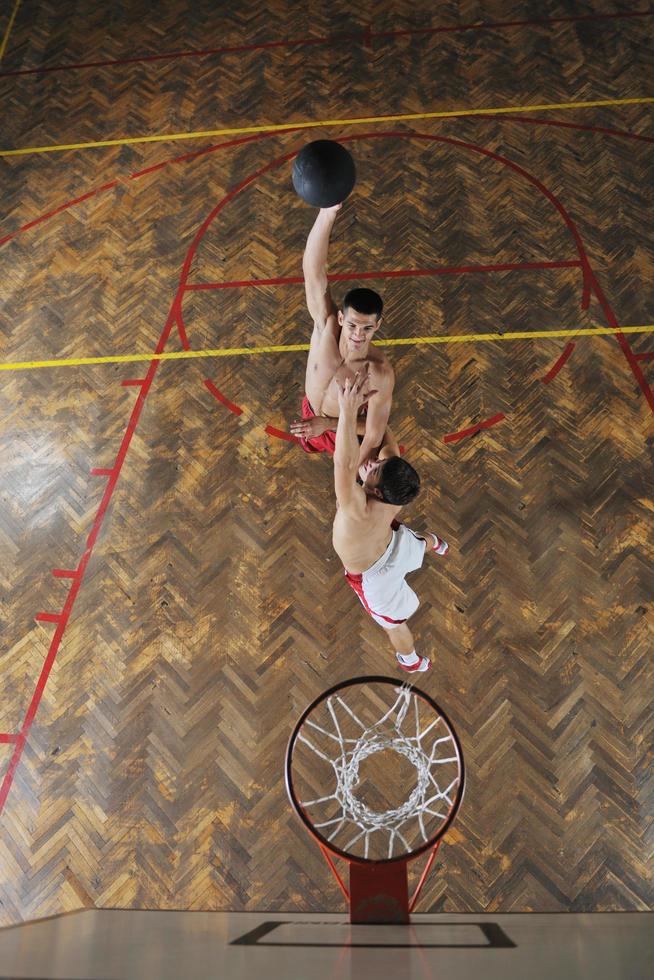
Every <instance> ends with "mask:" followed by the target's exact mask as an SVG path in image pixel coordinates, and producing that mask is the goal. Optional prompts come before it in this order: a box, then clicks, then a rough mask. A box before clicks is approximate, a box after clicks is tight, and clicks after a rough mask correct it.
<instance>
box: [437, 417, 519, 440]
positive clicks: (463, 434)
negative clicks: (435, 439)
mask: <svg viewBox="0 0 654 980" xmlns="http://www.w3.org/2000/svg"><path fill="white" fill-rule="evenodd" d="M505 418H506V416H505V415H504V413H503V412H498V413H497V415H493V417H492V418H490V419H486V420H485V421H484V422H479V423H478V424H477V425H471V426H470V427H469V428H468V429H460V430H459V431H458V432H450V434H449V435H447V436H444V437H443V442H460V441H461V439H467V438H468V436H474V435H476V433H477V432H480V431H481V430H482V429H490V427H491V426H492V425H497V423H498V422H502V421H503V420H504V419H505Z"/></svg>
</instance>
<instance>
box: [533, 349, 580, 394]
mask: <svg viewBox="0 0 654 980" xmlns="http://www.w3.org/2000/svg"><path fill="white" fill-rule="evenodd" d="M574 349H575V342H574V340H572V341H570V343H569V344H568V346H567V347H566V348H565V350H564V351H563V353H562V354H561V356H560V357H559V359H558V361H556V363H555V364H553V365H552V367H551V368H550V369H549V371H548V372H547V374H546V375H545V377H544V378H541V381H542V382H543V384H544V385H548V384H549V383H550V381H553V380H554V378H555V377H556V376H557V374H558V373H559V371H560V370H561V368H562V367H563V365H564V364H565V362H566V361H567V360H568V358H569V357H570V355H571V354H572V352H573V350H574Z"/></svg>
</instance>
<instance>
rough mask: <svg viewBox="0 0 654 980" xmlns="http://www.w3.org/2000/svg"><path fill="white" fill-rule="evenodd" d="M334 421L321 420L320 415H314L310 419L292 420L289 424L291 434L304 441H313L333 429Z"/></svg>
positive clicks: (328, 419)
mask: <svg viewBox="0 0 654 980" xmlns="http://www.w3.org/2000/svg"><path fill="white" fill-rule="evenodd" d="M335 425H336V423H335V421H334V419H330V418H323V417H322V416H321V415H314V417H313V418H311V419H293V421H292V422H291V433H292V434H293V435H294V436H299V437H300V438H304V439H315V438H316V437H317V436H322V435H324V434H325V432H328V431H329V430H330V429H333V428H335Z"/></svg>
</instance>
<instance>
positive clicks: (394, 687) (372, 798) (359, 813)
mask: <svg viewBox="0 0 654 980" xmlns="http://www.w3.org/2000/svg"><path fill="white" fill-rule="evenodd" d="M286 787H287V790H288V795H289V798H290V800H291V803H292V805H293V807H294V809H295V811H296V813H297V814H298V816H299V817H300V819H301V820H302V822H303V823H304V825H305V826H306V828H307V830H308V831H309V832H310V833H311V834H312V836H313V837H314V838H315V839H316V840H317V842H318V845H319V846H320V849H321V851H322V853H323V855H324V857H325V860H326V861H327V863H328V864H329V866H330V868H331V870H332V872H333V873H334V875H335V877H336V880H337V882H338V884H339V887H340V888H341V891H342V892H343V894H344V895H345V897H346V899H347V901H348V902H349V904H350V919H351V921H352V922H408V921H409V913H410V912H411V911H413V908H414V907H415V904H416V902H417V899H418V896H419V894H420V891H421V889H422V886H423V884H424V882H425V879H426V877H427V874H428V872H429V869H430V868H431V866H432V864H433V862H434V859H435V857H436V851H437V850H438V847H439V844H440V842H441V840H442V839H443V837H444V835H445V833H446V832H447V830H448V828H449V827H450V825H451V824H452V821H453V820H454V818H455V816H456V814H457V811H458V809H459V806H460V805H461V800H462V798H463V788H464V766H463V754H462V751H461V745H460V743H459V739H458V737H457V735H456V732H455V731H454V728H453V727H452V724H451V722H450V721H449V719H448V718H447V716H446V715H445V713H444V712H443V711H442V709H441V708H440V707H439V706H438V705H437V704H436V702H435V701H434V700H433V699H432V698H431V697H429V695H427V694H425V693H424V692H423V691H419V690H418V689H416V688H415V687H412V686H411V685H409V684H400V683H399V682H398V681H396V680H394V679H392V678H390V677H358V678H355V679H353V680H349V681H344V682H343V683H342V684H337V685H336V686H335V687H332V688H330V689H329V690H328V691H325V692H324V693H323V694H321V695H320V696H319V697H318V698H316V700H315V701H313V702H312V704H310V705H309V707H308V708H307V709H306V710H305V711H304V713H303V714H302V717H301V718H300V720H299V721H298V723H297V725H296V726H295V729H294V731H293V734H292V735H291V738H290V741H289V745H288V750H287V753H286ZM426 851H430V852H431V853H430V854H429V858H428V860H427V864H426V866H425V869H424V871H423V873H422V876H421V878H420V881H419V882H418V885H417V887H416V889H415V892H414V893H413V895H412V896H411V899H410V900H409V895H408V879H407V863H408V862H409V861H412V860H413V859H414V858H417V857H418V856H419V855H420V854H423V853H425V852H426ZM332 855H335V856H337V857H339V858H342V859H343V860H345V861H347V862H348V864H349V866H350V888H349V889H348V888H347V887H346V886H345V884H344V882H343V879H342V878H341V876H340V874H339V872H338V868H337V867H336V864H335V862H334V860H333V858H332Z"/></svg>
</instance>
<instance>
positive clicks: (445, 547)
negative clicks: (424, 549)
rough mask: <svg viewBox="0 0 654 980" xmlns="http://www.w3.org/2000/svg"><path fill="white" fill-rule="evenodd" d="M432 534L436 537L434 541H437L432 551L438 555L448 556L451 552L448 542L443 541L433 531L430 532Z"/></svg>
mask: <svg viewBox="0 0 654 980" xmlns="http://www.w3.org/2000/svg"><path fill="white" fill-rule="evenodd" d="M430 534H433V535H434V539H435V541H436V544H435V545H434V547H433V548H432V549H431V550H432V551H435V552H436V554H437V555H446V554H447V553H448V551H449V550H450V546H449V544H448V543H447V541H443V539H442V538H439V537H438V535H437V534H434V532H433V531H430Z"/></svg>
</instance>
